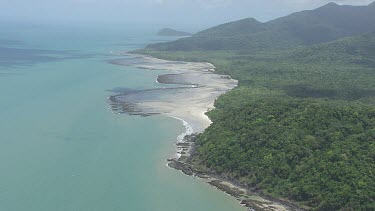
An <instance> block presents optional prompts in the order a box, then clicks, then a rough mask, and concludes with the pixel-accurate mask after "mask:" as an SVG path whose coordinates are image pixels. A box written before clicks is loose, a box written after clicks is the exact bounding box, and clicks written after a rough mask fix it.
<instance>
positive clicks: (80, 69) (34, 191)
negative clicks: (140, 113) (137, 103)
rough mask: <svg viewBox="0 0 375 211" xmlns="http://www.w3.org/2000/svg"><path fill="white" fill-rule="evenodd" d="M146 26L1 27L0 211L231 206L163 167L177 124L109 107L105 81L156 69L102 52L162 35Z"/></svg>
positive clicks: (215, 210)
mask: <svg viewBox="0 0 375 211" xmlns="http://www.w3.org/2000/svg"><path fill="white" fill-rule="evenodd" d="M155 31H157V29H155V28H152V27H130V26H126V25H124V26H107V27H102V28H100V27H98V26H74V27H73V26H70V27H62V26H55V27H46V26H35V25H27V24H24V25H16V26H14V25H13V26H10V25H4V26H2V33H1V34H0V211H3V210H4V211H96V210H98V211H112V210H129V211H133V210H134V211H148V210H150V211H154V210H155V211H169V210H176V211H185V210H187V211H190V210H194V211H210V210H212V211H232V210H233V211H235V210H243V208H242V207H241V206H240V205H239V204H238V202H236V201H235V199H233V198H231V197H229V196H227V195H225V194H224V193H222V192H219V191H217V190H215V189H213V188H212V187H210V186H209V185H207V184H205V183H203V182H202V181H200V180H197V179H193V178H191V177H187V176H185V175H183V174H182V173H180V172H177V171H175V170H171V169H169V168H167V167H166V165H165V164H166V162H165V159H166V158H168V157H169V156H170V155H172V154H173V153H174V146H173V143H174V142H175V140H176V137H177V136H178V135H179V134H181V133H182V132H183V131H184V130H185V128H184V127H183V126H182V124H180V122H179V121H178V120H175V119H171V118H167V117H164V116H153V117H147V118H142V117H136V116H127V115H119V114H114V113H112V111H111V110H109V109H108V107H109V105H108V102H107V97H108V96H110V95H111V94H113V93H111V92H110V91H109V90H112V89H114V88H127V89H145V88H156V87H159V86H161V85H159V84H157V83H156V82H155V78H156V76H157V75H158V74H162V73H165V72H163V71H150V70H139V69H135V68H131V67H122V66H115V65H111V64H109V63H107V60H109V59H114V58H118V57H117V56H114V55H111V54H110V52H111V51H120V50H123V51H124V50H131V49H137V48H142V47H144V46H145V45H147V44H149V43H154V42H160V41H163V40H164V41H166V38H160V37H156V36H154V35H153V34H154V33H155Z"/></svg>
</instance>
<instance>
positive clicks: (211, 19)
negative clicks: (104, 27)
mask: <svg viewBox="0 0 375 211" xmlns="http://www.w3.org/2000/svg"><path fill="white" fill-rule="evenodd" d="M0 2H1V5H2V6H1V13H0V14H1V15H0V18H1V19H2V22H9V21H11V22H27V23H47V24H48V23H50V24H59V23H113V24H157V25H160V26H181V28H183V26H188V25H195V26H196V28H199V27H207V26H212V25H216V24H220V23H225V22H230V21H234V20H239V19H243V18H249V17H252V18H255V19H257V20H259V21H261V22H265V21H269V20H272V19H275V18H278V17H281V16H285V15H288V14H290V13H293V12H298V11H301V10H309V9H315V8H317V7H320V6H322V5H325V4H327V3H329V2H335V3H338V4H348V5H368V4H370V3H371V2H373V1H372V0H336V1H330V0H315V1H313V0H263V1H261V0H190V1H188V0H139V1H137V2H134V1H130V0H122V1H121V0H107V1H100V0H66V1H57V0H50V1H47V0H34V1H33V2H26V1H24V0H12V1H10V0H1V1H0Z"/></svg>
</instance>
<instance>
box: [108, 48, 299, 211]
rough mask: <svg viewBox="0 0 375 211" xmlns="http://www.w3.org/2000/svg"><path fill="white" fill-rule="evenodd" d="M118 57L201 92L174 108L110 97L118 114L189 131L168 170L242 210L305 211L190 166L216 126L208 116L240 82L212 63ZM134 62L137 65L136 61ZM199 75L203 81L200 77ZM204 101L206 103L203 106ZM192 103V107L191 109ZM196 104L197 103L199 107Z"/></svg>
mask: <svg viewBox="0 0 375 211" xmlns="http://www.w3.org/2000/svg"><path fill="white" fill-rule="evenodd" d="M117 55H120V56H129V57H131V58H127V59H126V61H125V60H121V59H118V60H111V61H109V62H110V63H112V64H115V65H125V66H133V67H136V68H140V69H148V70H167V71H170V72H171V73H170V74H163V75H159V76H158V77H157V78H156V82H157V83H159V84H163V85H167V84H169V85H171V84H174V85H185V87H179V88H181V89H182V88H185V89H186V90H184V91H186V92H188V91H187V90H192V89H200V90H198V91H195V92H193V93H190V95H187V96H184V95H183V97H182V98H177V100H175V101H176V102H174V104H172V105H170V103H169V104H168V103H165V102H162V101H160V102H158V101H157V102H151V103H150V102H148V101H147V100H145V101H144V102H142V101H141V102H130V103H129V101H127V100H123V102H121V100H118V99H117V98H116V96H111V97H110V98H111V101H112V102H115V104H116V107H115V108H114V107H113V106H112V109H113V110H115V111H117V110H118V109H119V108H118V107H117V106H118V105H120V106H122V107H123V108H122V109H123V110H124V111H123V112H122V113H128V114H131V115H140V116H149V115H155V114H163V115H166V116H168V117H170V118H174V119H177V120H179V121H181V123H182V124H183V125H184V127H185V131H184V132H183V133H182V134H180V135H179V136H178V137H177V138H176V143H175V147H176V154H175V155H174V156H173V157H171V158H169V159H167V162H168V163H167V166H168V167H170V168H173V169H175V170H179V171H181V172H183V173H184V174H186V175H188V176H193V177H194V178H199V179H203V180H204V182H206V183H208V184H210V185H211V186H213V187H214V188H216V189H218V190H220V191H223V192H225V193H226V194H228V195H230V196H232V197H234V198H235V199H236V200H237V201H238V202H239V203H240V204H241V205H242V206H244V207H246V208H248V210H303V209H300V208H298V207H297V206H295V205H294V204H292V203H290V202H287V201H283V200H280V199H276V198H273V197H270V196H266V195H263V194H261V193H260V192H259V191H258V192H255V191H253V190H250V188H248V187H245V186H243V185H242V184H240V183H238V182H237V181H235V180H233V179H228V178H224V177H222V176H220V175H216V174H211V173H210V172H201V171H199V170H197V169H196V168H194V166H193V165H192V164H191V163H190V162H189V161H190V159H191V156H192V155H193V154H194V151H195V138H196V135H197V134H199V133H202V132H203V131H204V130H205V129H206V128H207V127H209V125H210V124H211V123H212V122H211V120H210V119H209V118H208V116H207V115H206V114H205V113H206V112H207V111H209V110H211V109H214V102H215V100H216V99H217V98H218V97H219V96H220V95H222V94H224V93H226V92H227V91H229V90H231V89H233V88H235V87H236V86H237V85H238V81H237V80H233V79H232V78H230V77H229V76H227V75H219V74H214V72H215V66H214V65H213V64H210V63H203V62H201V63H199V62H175V61H167V60H162V59H157V58H154V57H150V56H145V55H139V54H131V53H118V54H117ZM132 58H133V59H134V60H135V61H132ZM138 60H139V61H138ZM124 61H125V62H124ZM202 73H203V74H210V75H209V76H208V77H207V76H206V75H203V77H206V80H202V79H201V77H202V75H199V74H202ZM197 74H198V77H200V78H198V77H197V76H196V75H197ZM160 77H164V79H163V80H159V79H160ZM165 78H167V79H165ZM228 80H229V81H230V83H229V82H228ZM225 85H226V86H225ZM186 86H188V87H186ZM189 88H190V89H189ZM218 90H219V91H218ZM143 91H145V90H143ZM188 94H189V93H188ZM193 94H194V95H202V97H195V98H194V97H193V96H194V95H193ZM124 95H125V97H124V98H126V96H127V95H129V94H127V93H126V94H123V96H124ZM129 98H130V97H129ZM186 99H187V100H186ZM178 101H180V102H178ZM194 101H196V102H194ZM202 101H203V102H205V103H204V104H202ZM121 103H123V104H126V106H124V105H121ZM132 103H133V104H132ZM189 103H190V106H191V107H189ZM193 103H197V104H198V105H199V106H196V105H194V104H193ZM184 107H185V109H184ZM186 107H188V108H186ZM129 108H130V109H129ZM161 108H163V109H161ZM158 109H160V110H158ZM134 111H135V112H134Z"/></svg>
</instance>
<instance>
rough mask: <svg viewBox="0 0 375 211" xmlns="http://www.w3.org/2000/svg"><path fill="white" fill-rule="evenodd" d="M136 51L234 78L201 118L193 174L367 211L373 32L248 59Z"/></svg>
mask: <svg viewBox="0 0 375 211" xmlns="http://www.w3.org/2000/svg"><path fill="white" fill-rule="evenodd" d="M246 22H252V24H253V25H259V24H257V23H256V22H254V20H252V19H248V20H246V21H245V22H243V23H246ZM226 27H229V26H226ZM216 30H217V29H216ZM258 30H262V29H261V27H260V28H258ZM204 33H208V32H204ZM248 33H249V32H248ZM255 33H257V32H255ZM230 36H232V35H230ZM138 53H142V54H148V55H152V56H156V57H159V58H164V59H170V60H189V61H207V62H211V63H213V64H214V65H215V66H216V67H217V72H218V73H223V74H229V75H231V76H232V77H233V78H235V79H237V80H239V87H238V88H236V89H234V90H233V91H230V92H228V93H227V94H225V95H223V96H221V97H220V98H219V99H218V100H217V101H216V102H215V107H216V109H214V110H213V111H210V112H209V113H208V115H209V117H210V119H211V120H212V121H213V124H212V125H211V126H210V127H209V128H208V129H207V130H206V131H205V132H204V133H203V134H201V135H199V136H198V138H197V141H196V143H197V147H196V154H194V156H193V157H192V161H191V165H192V166H193V168H196V169H198V170H199V171H206V172H211V173H216V174H221V175H223V176H224V177H228V178H231V179H234V180H236V181H238V182H240V183H242V184H244V185H247V186H248V187H250V188H254V189H256V190H261V191H262V192H263V193H264V194H267V195H271V196H273V197H277V198H287V199H289V200H292V201H294V202H295V203H297V204H299V205H301V206H304V208H306V209H309V210H345V209H346V210H374V209H375V171H374V169H375V33H374V32H372V33H366V34H363V35H358V36H354V37H348V38H342V39H339V40H336V41H331V42H327V43H322V44H317V45H312V46H307V47H298V48H295V49H290V50H286V51H279V50H278V51H271V50H268V51H263V52H261V53H257V54H254V53H248V51H244V50H242V51H237V50H233V51H228V50H226V51H212V50H211V51H157V50H153V49H150V48H148V49H143V50H140V51H138Z"/></svg>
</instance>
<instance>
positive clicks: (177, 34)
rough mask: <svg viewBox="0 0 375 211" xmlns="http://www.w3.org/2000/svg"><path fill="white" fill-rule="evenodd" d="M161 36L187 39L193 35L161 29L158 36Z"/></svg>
mask: <svg viewBox="0 0 375 211" xmlns="http://www.w3.org/2000/svg"><path fill="white" fill-rule="evenodd" d="M157 35H159V36H176V37H185V36H191V35H193V34H192V33H189V32H183V31H177V30H174V29H171V28H164V29H161V30H160V31H159V32H158V34H157Z"/></svg>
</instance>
